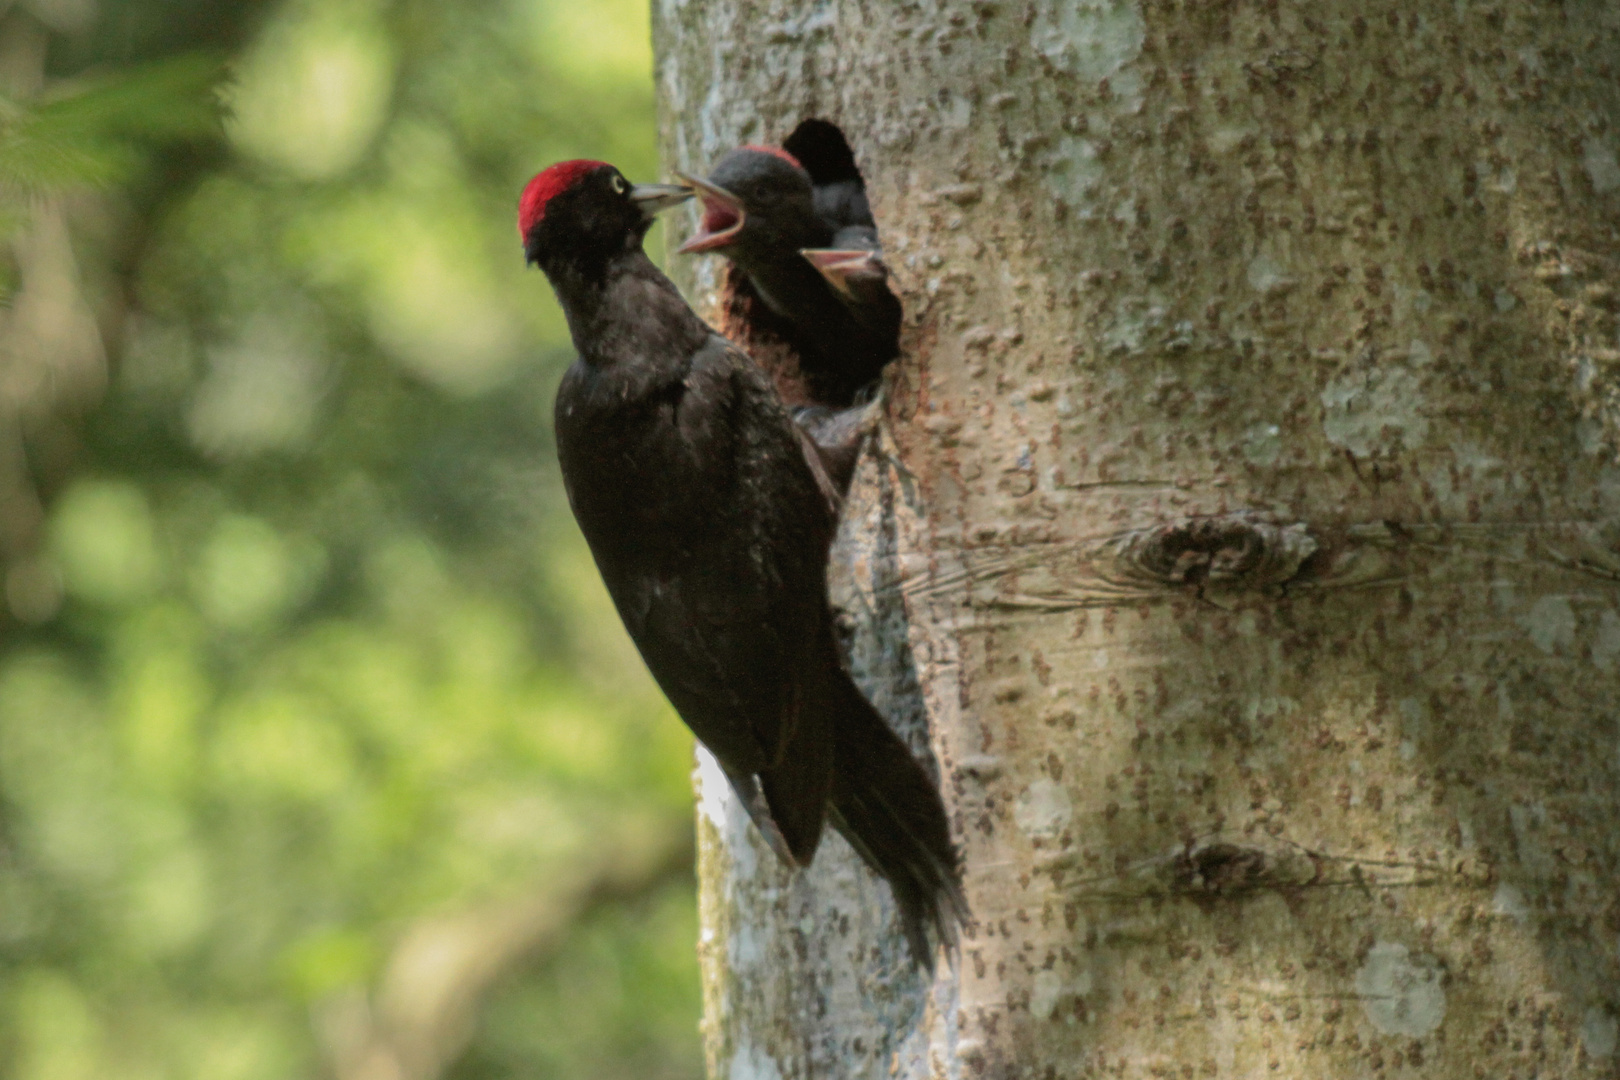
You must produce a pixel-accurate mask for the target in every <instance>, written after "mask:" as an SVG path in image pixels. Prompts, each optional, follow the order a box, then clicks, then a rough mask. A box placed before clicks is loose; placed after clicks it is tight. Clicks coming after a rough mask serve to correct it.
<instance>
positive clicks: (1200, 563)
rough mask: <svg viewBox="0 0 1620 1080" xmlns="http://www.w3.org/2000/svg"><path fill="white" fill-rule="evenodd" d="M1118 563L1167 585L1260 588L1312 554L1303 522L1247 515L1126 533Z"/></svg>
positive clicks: (1281, 577) (1289, 574)
mask: <svg viewBox="0 0 1620 1080" xmlns="http://www.w3.org/2000/svg"><path fill="white" fill-rule="evenodd" d="M1117 545H1118V547H1117V549H1116V550H1117V552H1118V555H1119V558H1120V559H1121V561H1123V562H1124V563H1125V564H1126V565H1127V566H1129V567H1130V568H1131V569H1132V570H1133V571H1134V572H1135V573H1136V574H1138V575H1140V576H1143V577H1147V578H1151V579H1153V580H1155V581H1158V582H1162V583H1165V584H1170V585H1195V586H1203V585H1224V586H1226V587H1228V588H1230V587H1237V588H1243V589H1260V588H1265V587H1266V586H1270V585H1281V584H1282V583H1283V582H1286V581H1288V580H1289V579H1291V578H1293V577H1294V576H1295V575H1296V574H1297V573H1299V568H1300V565H1301V564H1302V563H1304V561H1305V560H1306V559H1308V558H1310V556H1311V555H1312V554H1314V553H1315V552H1316V548H1317V544H1316V540H1315V539H1314V538H1313V537H1312V536H1311V534H1310V532H1309V531H1308V530H1307V529H1306V527H1305V526H1304V525H1303V524H1300V523H1298V522H1295V523H1292V524H1286V525H1283V524H1277V523H1275V522H1269V521H1264V520H1261V519H1258V518H1256V517H1253V516H1252V515H1247V514H1223V515H1219V516H1214V517H1198V518H1189V519H1186V520H1184V521H1178V522H1174V523H1171V524H1168V525H1159V526H1156V527H1154V528H1151V529H1142V530H1138V531H1135V532H1130V533H1126V534H1125V535H1124V536H1122V537H1120V538H1119V540H1118V541H1117Z"/></svg>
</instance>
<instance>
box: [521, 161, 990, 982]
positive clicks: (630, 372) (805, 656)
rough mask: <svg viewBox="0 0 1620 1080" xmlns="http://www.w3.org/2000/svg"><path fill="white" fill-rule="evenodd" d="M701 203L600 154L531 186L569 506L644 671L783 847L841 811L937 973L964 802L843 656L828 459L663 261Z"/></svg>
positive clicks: (803, 858) (527, 208) (845, 829)
mask: <svg viewBox="0 0 1620 1080" xmlns="http://www.w3.org/2000/svg"><path fill="white" fill-rule="evenodd" d="M687 194H688V192H686V191H685V190H684V189H675V188H671V187H668V186H660V185H639V186H635V185H631V184H630V183H629V182H628V181H626V180H625V178H624V177H623V176H622V175H621V174H620V173H619V171H618V170H617V169H615V168H613V167H612V166H610V165H606V164H603V163H601V162H594V161H570V162H564V163H562V164H559V165H553V166H552V167H551V168H549V169H547V170H545V171H544V172H542V173H540V174H539V175H538V176H536V177H535V178H534V180H532V181H531V182H530V183H529V186H528V188H527V189H525V191H524V193H523V198H522V201H521V203H520V207H519V230H520V232H521V233H522V235H523V241H524V250H525V253H526V254H527V256H528V259H529V261H530V262H532V263H536V264H538V265H539V266H540V268H541V269H542V270H544V271H545V274H546V277H547V278H548V279H549V280H550V282H551V285H552V288H553V290H554V291H555V293H556V295H557V300H558V302H559V303H560V304H561V306H562V309H563V312H564V314H565V315H566V316H567V319H568V326H569V330H570V332H571V333H572V335H573V340H574V345H575V347H576V348H577V349H578V351H579V357H578V359H577V360H576V361H575V362H574V364H573V365H572V366H571V367H570V368H569V369H568V372H567V374H565V375H564V376H563V380H562V384H561V386H560V387H559V388H558V392H557V403H556V412H555V427H556V435H557V456H558V460H559V462H560V464H561V466H562V474H563V481H564V485H565V487H566V489H567V492H568V501H569V505H570V506H571V507H572V508H573V511H574V516H575V518H576V520H577V521H578V522H579V526H580V530H581V531H582V532H583V533H584V534H585V539H586V541H587V542H588V543H589V545H590V548H591V554H592V555H593V556H594V558H595V560H596V565H597V568H598V569H599V570H600V571H601V573H602V579H603V581H604V582H605V583H606V585H607V588H608V592H609V594H610V595H611V596H612V597H613V602H614V605H615V607H616V608H617V609H618V612H619V617H620V618H621V619H622V620H623V621H624V625H625V628H626V630H628V631H629V633H630V637H631V638H632V639H633V640H634V641H635V643H636V646H637V648H638V649H639V650H640V651H641V656H642V659H643V660H644V661H645V662H646V664H647V667H648V668H649V669H650V670H651V672H652V674H653V677H654V678H655V679H656V680H657V681H658V685H659V686H660V687H661V688H662V689H663V691H664V693H665V694H666V695H667V696H668V698H669V700H670V702H671V703H672V704H673V705H674V706H675V709H676V711H677V712H678V713H680V715H681V718H682V719H683V720H685V721H686V723H687V726H689V727H690V728H691V729H692V732H693V734H695V735H696V736H697V738H698V739H699V740H700V741H701V742H702V743H703V745H704V746H706V747H707V748H708V749H709V751H710V752H711V753H712V754H713V755H714V757H715V759H716V760H717V761H718V762H719V764H720V766H721V768H722V769H724V771H725V773H726V776H727V778H728V779H729V780H730V782H731V784H732V786H733V788H734V789H735V790H736V792H737V794H738V796H739V798H740V799H741V802H742V805H743V806H744V807H745V808H746V809H747V811H748V814H749V816H750V817H751V818H752V819H753V821H754V823H755V825H757V826H758V827H759V829H760V832H761V833H762V834H763V835H764V836H765V838H766V840H767V842H768V843H769V844H770V846H771V847H772V849H773V850H774V851H775V852H776V854H777V855H778V856H779V857H781V859H782V860H783V861H784V862H786V863H788V864H790V865H797V866H804V865H807V864H808V863H809V862H810V860H811V858H812V856H813V855H814V854H815V851H816V847H817V844H818V842H819V840H820V837H821V831H822V826H823V823H824V822H825V821H827V820H831V822H832V824H833V826H834V828H836V829H838V831H839V832H840V833H842V834H843V835H844V837H845V838H846V839H847V840H848V841H849V842H850V844H851V846H852V847H853V848H854V849H855V850H856V851H857V852H858V853H859V854H860V855H861V857H862V858H863V859H864V860H865V861H866V863H867V864H868V865H869V866H870V867H871V868H872V869H873V870H874V871H876V872H877V873H878V874H880V875H881V876H883V877H884V878H885V879H886V880H887V881H888V882H889V885H890V887H891V889H892V890H893V893H894V897H895V900H896V902H897V906H898V907H899V909H900V915H901V919H902V924H903V927H904V929H905V933H906V936H907V939H908V941H909V942H910V945H911V947H912V950H913V954H914V955H915V956H916V958H917V960H918V962H919V963H921V964H923V965H925V966H930V967H931V966H932V962H933V958H934V950H933V948H932V946H931V945H930V944H929V937H928V935H929V932H930V931H929V927H932V928H933V933H935V934H936V935H937V936H938V938H939V939H940V940H941V941H943V942H945V943H947V944H950V943H954V941H955V932H956V927H957V925H958V923H959V922H961V921H962V920H963V919H964V918H965V906H964V904H963V901H962V897H961V892H960V886H959V884H958V873H959V871H958V864H957V856H956V851H955V848H954V847H953V846H952V843H951V838H950V830H949V826H948V823H947V820H946V816H945V809H944V805H943V803H942V802H941V799H940V796H939V792H938V790H937V789H936V788H935V787H934V785H933V783H932V781H931V780H930V778H929V776H928V773H927V772H926V771H925V770H924V769H923V767H922V765H921V764H920V763H919V762H918V761H917V760H916V758H914V757H913V756H912V755H911V753H910V752H909V751H908V750H907V748H906V746H905V744H904V743H903V742H901V741H900V739H899V737H898V736H896V735H895V734H894V732H893V731H892V730H890V728H889V727H888V725H887V724H886V723H885V722H884V720H883V718H882V717H881V716H879V715H878V713H877V711H876V710H875V709H874V708H873V707H872V705H871V703H870V702H868V701H867V700H866V698H865V697H864V696H862V694H861V692H860V691H859V690H858V689H857V688H856V686H855V684H854V683H853V682H852V681H851V679H850V677H849V675H848V673H847V672H845V671H844V669H843V667H842V666H841V664H840V662H839V656H838V649H837V643H836V639H835V637H834V624H833V616H832V613H831V610H830V607H829V604H828V600H827V551H828V547H829V545H830V543H831V541H832V537H833V532H834V528H835V525H836V519H835V516H834V512H833V510H832V508H831V507H830V506H829V504H828V500H827V499H826V497H825V494H824V493H825V490H826V488H825V485H824V478H821V477H818V475H817V474H818V469H819V466H818V464H817V463H816V461H815V457H814V454H813V453H812V452H811V449H810V448H809V447H808V446H807V444H806V440H805V439H804V437H803V436H802V434H801V433H800V432H799V431H798V429H797V428H795V427H794V425H793V422H792V420H791V419H790V418H789V416H788V413H787V410H786V408H785V407H784V406H783V405H782V403H781V400H780V398H778V396H777V394H776V392H775V389H774V388H773V387H772V386H771V384H770V383H769V381H768V380H767V378H766V376H765V374H764V373H763V372H762V371H761V370H760V369H759V368H758V367H757V366H756V365H755V364H754V363H753V362H752V361H751V360H749V358H748V357H747V356H745V355H744V354H743V353H742V352H741V351H739V350H738V349H737V348H736V347H735V346H733V345H732V344H731V343H730V342H728V341H727V340H726V339H725V338H723V337H721V336H720V335H718V334H716V333H715V332H714V331H712V330H711V329H710V328H709V327H708V326H707V325H705V324H704V323H703V321H702V320H700V319H699V318H698V317H697V316H696V315H695V314H694V313H693V312H692V310H691V308H689V307H688V306H687V305H686V303H685V301H684V300H682V299H681V296H680V294H679V293H678V292H677V291H676V290H675V287H674V285H672V284H671V283H670V281H669V279H668V278H666V277H665V276H664V275H663V274H662V273H660V272H659V271H658V269H657V268H656V267H655V266H653V264H652V262H651V260H649V259H648V258H647V256H646V254H645V253H644V252H643V250H642V239H643V237H644V236H645V234H646V232H647V229H648V227H649V226H650V224H651V222H652V219H653V216H654V214H655V213H656V212H657V211H658V210H659V209H662V208H663V207H665V206H669V205H673V204H674V203H676V202H678V201H680V200H681V199H683V198H685V197H686V196H687Z"/></svg>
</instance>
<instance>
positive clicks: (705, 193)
mask: <svg viewBox="0 0 1620 1080" xmlns="http://www.w3.org/2000/svg"><path fill="white" fill-rule="evenodd" d="M681 179H682V180H685V181H686V182H687V183H689V184H691V185H692V186H693V187H694V188H696V189H697V195H698V198H699V199H701V200H703V221H702V225H701V227H700V228H699V230H698V234H697V235H696V236H694V237H692V238H691V239H690V240H688V241H687V242H686V243H684V244H682V245H681V247H680V250H681V251H683V252H686V253H692V252H700V251H717V252H720V253H721V254H723V255H726V256H728V257H731V258H738V257H739V256H740V257H743V258H746V257H747V256H748V255H749V254H753V253H760V254H765V255H769V254H772V253H775V252H782V251H786V252H797V251H798V250H799V249H800V248H803V247H820V246H822V245H824V244H825V243H826V242H827V237H825V236H823V235H822V234H823V233H825V232H826V231H827V227H826V226H825V225H824V224H822V222H821V220H820V219H819V218H818V217H816V204H815V198H814V195H813V194H812V192H811V189H810V174H809V173H807V172H805V171H804V169H802V168H800V167H799V162H798V159H796V158H795V157H794V156H793V155H792V154H790V153H788V152H787V151H786V150H781V149H778V148H776V147H774V146H741V147H738V148H737V149H735V150H732V151H731V152H730V153H728V154H726V156H725V157H723V158H721V159H720V161H719V163H718V164H716V165H715V167H714V171H713V172H711V173H710V174H709V177H708V179H707V180H696V179H693V178H692V177H689V176H682V177H681Z"/></svg>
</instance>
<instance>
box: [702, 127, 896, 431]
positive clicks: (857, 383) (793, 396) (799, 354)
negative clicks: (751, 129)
mask: <svg viewBox="0 0 1620 1080" xmlns="http://www.w3.org/2000/svg"><path fill="white" fill-rule="evenodd" d="M782 149H784V150H786V151H787V152H788V153H789V154H791V155H792V156H793V157H794V158H795V159H797V161H798V163H799V164H800V165H801V166H802V167H803V169H804V171H805V172H806V173H808V174H809V177H810V184H811V189H812V195H813V199H814V206H815V218H816V221H817V223H818V225H817V227H816V229H815V230H814V235H813V237H812V238H808V239H807V238H806V237H804V236H796V237H795V239H793V240H791V241H788V240H783V241H782V242H781V243H780V244H779V245H778V249H777V253H778V254H779V255H780V256H781V263H780V264H779V265H777V266H776V267H775V268H774V269H770V270H767V271H762V270H761V267H760V265H759V262H755V263H754V264H753V266H752V267H745V266H744V265H743V262H744V259H742V258H739V257H738V255H737V254H736V253H735V252H733V253H729V256H728V262H727V266H726V270H725V276H724V278H723V279H722V281H723V287H722V312H723V318H722V326H721V330H722V331H723V332H724V333H725V334H726V335H727V336H728V337H730V338H731V339H732V340H733V341H735V342H737V343H738V344H739V345H741V346H742V347H743V348H744V349H746V350H747V351H748V353H749V354H750V355H751V356H753V358H754V359H755V361H756V362H758V363H759V364H760V365H761V366H762V367H764V368H765V369H766V370H768V371H769V372H770V373H771V375H772V377H773V378H774V379H775V381H776V385H777V389H778V391H779V392H780V393H781V395H782V398H783V400H784V401H786V402H787V403H788V404H789V405H790V406H796V407H798V406H821V407H824V408H823V409H821V410H816V412H818V413H821V414H823V415H821V416H820V417H819V418H813V417H812V415H810V414H809V413H805V412H804V411H802V410H801V413H800V415H801V420H802V422H805V425H806V428H807V430H811V429H819V427H820V425H821V423H832V422H833V418H832V417H830V416H827V415H825V410H826V409H832V410H839V409H843V408H845V407H847V406H851V405H861V404H864V403H865V402H867V401H869V400H871V399H872V398H873V397H874V396H875V395H876V394H877V393H878V390H879V387H880V386H881V381H880V380H881V377H882V374H883V371H884V369H885V368H886V367H887V365H888V364H889V363H890V362H891V361H892V360H894V359H895V358H896V357H897V356H898V355H899V353H900V340H899V339H900V325H901V316H902V310H901V306H900V300H899V297H898V296H896V295H895V292H894V290H893V289H892V288H891V286H890V280H889V274H888V269H887V265H886V263H885V262H884V259H883V250H882V244H881V240H880V236H879V233H878V229H877V223H876V221H875V220H874V219H873V217H872V212H871V207H870V204H869V203H868V202H867V198H866V183H865V180H864V179H863V178H862V176H861V171H860V167H859V166H858V165H857V164H856V161H855V154H854V152H853V151H852V150H851V149H850V145H849V141H848V140H847V139H845V138H844V133H843V132H842V131H840V130H839V128H838V125H836V124H834V123H832V122H831V121H828V120H822V119H815V118H813V119H808V120H805V121H803V122H802V123H800V124H799V125H798V127H796V128H794V130H793V133H792V134H791V135H789V136H788V137H787V139H785V140H784V141H783V143H782ZM711 179H714V177H712V176H711ZM739 194H740V192H739ZM761 216H762V217H764V216H765V215H763V214H762V215H761ZM803 250H810V251H811V252H812V254H811V255H809V256H806V255H802V254H801V251H803ZM755 258H756V259H759V258H760V257H759V256H757V255H756V256H755ZM818 420H819V422H818ZM835 426H839V425H835ZM842 426H847V425H842ZM812 435H813V436H814V437H816V439H817V441H818V442H821V441H822V440H823V438H826V439H828V440H830V441H832V442H837V441H839V438H840V436H839V435H837V434H835V432H834V431H833V430H832V429H831V428H829V430H828V431H826V432H825V433H819V431H818V430H812Z"/></svg>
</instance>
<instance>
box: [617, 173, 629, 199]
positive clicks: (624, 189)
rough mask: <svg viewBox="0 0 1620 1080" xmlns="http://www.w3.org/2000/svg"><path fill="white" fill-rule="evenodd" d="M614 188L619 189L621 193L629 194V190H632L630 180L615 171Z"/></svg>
mask: <svg viewBox="0 0 1620 1080" xmlns="http://www.w3.org/2000/svg"><path fill="white" fill-rule="evenodd" d="M613 190H614V191H617V192H618V193H619V194H620V195H625V194H628V193H629V191H630V181H628V180H626V179H625V178H624V177H623V176H622V175H620V174H619V173H614V174H613Z"/></svg>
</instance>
